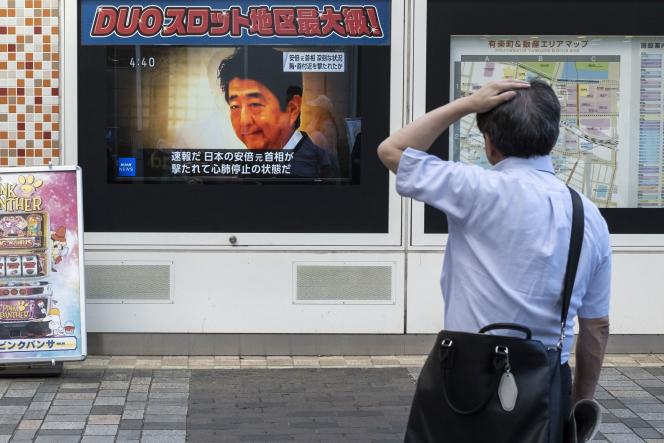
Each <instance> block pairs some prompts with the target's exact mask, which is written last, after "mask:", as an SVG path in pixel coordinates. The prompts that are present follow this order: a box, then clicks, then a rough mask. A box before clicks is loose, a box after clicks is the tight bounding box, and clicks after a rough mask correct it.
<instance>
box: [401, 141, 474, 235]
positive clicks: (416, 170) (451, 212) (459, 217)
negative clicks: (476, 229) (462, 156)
mask: <svg viewBox="0 0 664 443" xmlns="http://www.w3.org/2000/svg"><path fill="white" fill-rule="evenodd" d="M484 172H485V171H484V170H483V169H481V168H479V167H477V166H471V165H464V164H461V163H457V162H450V161H445V160H441V159H440V158H438V157H436V156H434V155H430V154H427V153H426V152H423V151H420V150H417V149H411V148H408V149H406V150H405V151H404V153H403V155H402V156H401V160H400V161H399V167H398V169H397V192H398V193H399V194H400V195H402V196H404V197H411V198H414V199H415V200H418V201H421V202H424V203H427V204H428V205H430V206H433V207H434V208H436V209H439V210H441V211H443V212H445V214H447V216H448V217H452V218H454V219H455V221H457V222H463V221H466V220H467V218H468V217H469V216H470V214H471V212H472V210H473V208H474V206H475V204H476V202H477V199H478V194H479V192H478V191H479V189H480V187H481V182H482V180H483V178H482V174H483V173H484Z"/></svg>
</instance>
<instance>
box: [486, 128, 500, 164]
mask: <svg viewBox="0 0 664 443" xmlns="http://www.w3.org/2000/svg"><path fill="white" fill-rule="evenodd" d="M483 135H484V150H485V152H486V158H487V160H489V163H491V165H495V164H496V163H498V162H499V161H501V160H502V159H503V155H502V154H501V153H500V151H499V150H498V149H497V148H496V146H495V145H494V144H493V142H492V141H491V139H490V138H489V136H488V135H486V134H483Z"/></svg>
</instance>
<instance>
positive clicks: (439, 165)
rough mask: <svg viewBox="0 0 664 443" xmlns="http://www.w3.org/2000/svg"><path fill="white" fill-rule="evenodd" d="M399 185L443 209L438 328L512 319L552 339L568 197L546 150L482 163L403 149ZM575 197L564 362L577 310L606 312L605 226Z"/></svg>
mask: <svg viewBox="0 0 664 443" xmlns="http://www.w3.org/2000/svg"><path fill="white" fill-rule="evenodd" d="M397 191H398V192H399V194H401V195H403V196H405V197H412V198H414V199H416V200H419V201H422V202H425V203H427V204H429V205H431V206H433V207H435V208H437V209H440V210H441V211H443V212H444V213H445V214H447V220H448V224H449V237H448V240H447V248H446V250H445V260H444V264H443V272H442V276H441V289H442V292H443V298H444V300H445V323H444V327H445V329H449V330H456V331H468V332H477V331H478V330H479V329H480V328H482V327H483V326H486V325H488V324H490V323H520V324H523V325H525V326H528V327H529V328H530V329H531V330H532V332H533V339H537V340H540V341H542V342H543V343H544V344H546V345H552V346H553V345H555V344H557V343H558V339H559V336H560V311H561V303H562V288H563V277H564V273H565V266H566V264H567V254H568V250H569V239H570V231H571V224H572V201H571V197H570V194H569V190H568V189H567V187H566V186H565V184H564V183H563V182H562V181H560V180H559V179H558V178H556V177H555V175H554V173H553V165H552V163H551V158H550V157H549V156H543V157H531V158H529V159H524V158H518V157H508V158H506V159H505V160H503V161H501V162H500V163H498V164H496V165H495V166H494V167H493V168H492V169H482V168H480V167H478V166H471V165H465V164H461V163H455V162H448V161H444V160H441V159H439V158H438V157H435V156H432V155H429V154H427V153H425V152H422V151H419V150H415V149H411V148H408V149H406V151H405V152H404V153H403V155H402V157H401V160H400V162H399V168H398V171H397ZM582 199H583V206H584V211H585V230H584V239H583V247H582V250H581V259H580V262H579V267H578V271H577V274H576V281H575V283H574V291H573V293H572V300H571V303H570V308H569V315H568V317H567V324H566V339H565V342H564V344H563V353H562V361H563V362H566V361H567V360H568V358H569V352H570V348H571V346H572V341H573V338H574V331H573V326H574V319H575V317H576V315H577V314H578V315H579V316H580V317H582V318H599V317H604V316H606V315H608V314H609V298H610V283H611V248H610V244H609V232H608V228H607V226H606V222H605V221H604V218H603V217H602V216H601V214H600V212H599V210H598V209H597V207H596V206H595V205H594V204H593V203H592V202H590V201H589V200H588V199H587V198H585V197H583V196H582ZM414 296H417V294H415V295H414ZM497 333H500V334H504V333H505V332H503V331H498V332H497Z"/></svg>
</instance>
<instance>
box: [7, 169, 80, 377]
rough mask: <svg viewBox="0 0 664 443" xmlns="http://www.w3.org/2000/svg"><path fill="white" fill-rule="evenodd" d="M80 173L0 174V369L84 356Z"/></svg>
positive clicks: (21, 171) (29, 171)
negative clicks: (3, 366)
mask: <svg viewBox="0 0 664 443" xmlns="http://www.w3.org/2000/svg"><path fill="white" fill-rule="evenodd" d="M80 190H81V181H80V170H79V169H77V168H74V167H53V168H11V169H8V168H3V169H0V364H9V363H23V362H38V361H65V360H81V359H83V358H85V355H86V353H87V351H86V339H85V315H84V307H85V303H84V285H83V242H82V241H83V224H82V208H81V199H80V196H81V192H80Z"/></svg>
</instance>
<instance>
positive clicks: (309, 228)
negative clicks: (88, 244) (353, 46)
mask: <svg viewBox="0 0 664 443" xmlns="http://www.w3.org/2000/svg"><path fill="white" fill-rule="evenodd" d="M79 7H80V6H79ZM79 10H80V9H79ZM78 26H80V21H79V23H78V24H77V27H78ZM78 35H79V37H78V51H77V52H78V54H77V55H78V72H77V76H78V80H77V81H78V94H77V95H78V162H79V164H80V165H81V167H82V168H83V170H84V171H85V174H84V186H85V189H86V193H85V211H86V212H85V220H86V227H85V228H86V232H92V233H95V232H99V233H102V232H103V233H122V232H125V233H127V232H130V233H141V232H143V233H160V232H164V233H166V232H168V233H220V232H233V233H284V234H286V233H307V234H333V233H342V234H343V233H348V234H386V233H388V231H389V226H388V225H389V220H388V219H389V214H390V212H391V211H390V204H389V200H390V192H389V184H390V178H389V174H388V171H387V170H386V169H385V168H384V167H383V166H382V165H381V164H380V162H379V160H378V158H377V155H376V150H375V147H376V146H378V144H379V143H380V141H381V140H382V139H384V138H385V137H386V136H387V135H388V133H389V128H390V113H389V111H388V110H389V109H390V103H391V102H390V95H391V87H390V74H389V72H390V69H389V66H390V59H391V51H390V47H389V46H380V47H378V46H377V47H361V48H360V49H359V57H358V58H359V60H358V65H359V66H358V69H359V74H358V83H359V84H358V103H357V106H358V111H359V115H360V116H361V117H362V126H363V131H362V136H361V143H362V148H361V149H362V150H361V165H360V177H359V180H358V181H357V182H355V183H350V184H349V183H298V184H288V183H286V184H278V183H263V184H260V183H223V184H191V185H187V184H131V185H124V184H109V183H108V182H107V176H108V171H107V168H108V164H107V160H106V157H107V156H106V153H105V149H106V147H105V144H104V139H103V134H104V129H105V126H106V119H105V116H106V112H107V103H106V83H105V81H104V75H103V74H104V72H103V71H104V69H105V64H106V62H105V58H106V48H105V47H104V46H100V47H91V46H81V44H80V29H79V32H78ZM376 67H384V70H385V71H387V73H386V72H384V71H382V70H380V68H379V69H378V70H377V69H376ZM376 110H381V111H380V112H376ZM163 243H168V240H164V241H163Z"/></svg>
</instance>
